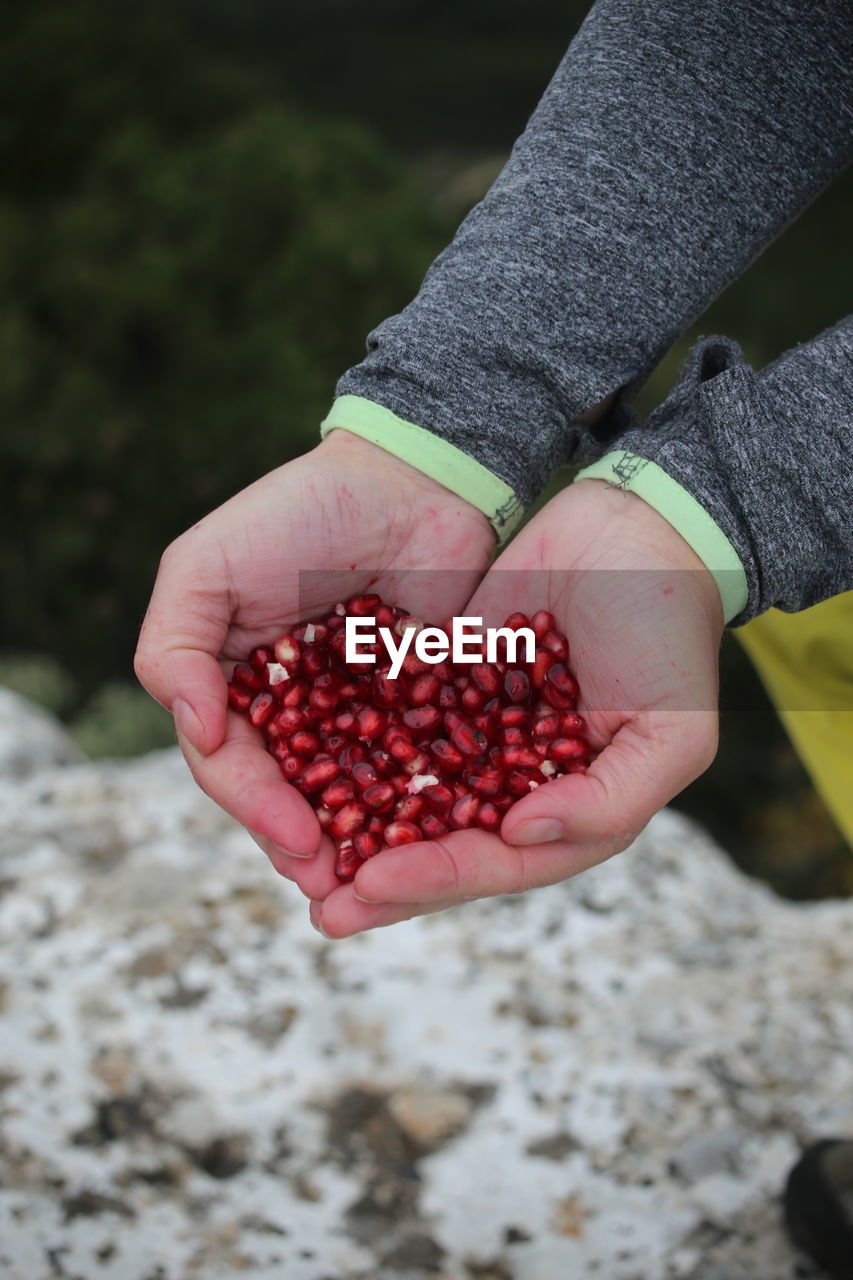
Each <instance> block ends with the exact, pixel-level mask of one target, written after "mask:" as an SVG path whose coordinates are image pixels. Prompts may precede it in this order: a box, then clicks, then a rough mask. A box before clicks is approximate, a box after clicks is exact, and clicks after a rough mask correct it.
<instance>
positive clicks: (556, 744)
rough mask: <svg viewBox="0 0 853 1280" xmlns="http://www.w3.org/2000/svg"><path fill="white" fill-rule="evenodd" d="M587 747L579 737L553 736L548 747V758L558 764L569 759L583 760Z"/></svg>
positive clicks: (586, 753)
mask: <svg viewBox="0 0 853 1280" xmlns="http://www.w3.org/2000/svg"><path fill="white" fill-rule="evenodd" d="M588 754H589V748H588V747H587V745H586V743H585V742H581V740H580V739H579V738H555V739H554V741H553V742H552V743H551V744H550V746H549V748H548V758H549V759H550V760H555V761H556V762H557V763H558V764H568V763H569V761H570V760H585V759H586V758H587V756H588Z"/></svg>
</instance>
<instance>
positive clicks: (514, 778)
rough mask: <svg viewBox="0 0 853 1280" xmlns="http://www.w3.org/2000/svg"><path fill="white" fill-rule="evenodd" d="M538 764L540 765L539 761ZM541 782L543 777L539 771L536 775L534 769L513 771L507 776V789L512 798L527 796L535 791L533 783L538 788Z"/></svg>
mask: <svg viewBox="0 0 853 1280" xmlns="http://www.w3.org/2000/svg"><path fill="white" fill-rule="evenodd" d="M536 763H537V764H538V763H539V761H538V759H537V761H536ZM541 781H542V775H541V773H539V771H538V770H537V771H536V773H535V774H534V772H533V770H532V769H528V770H526V771H525V770H523V769H513V771H512V772H511V773H508V774H507V775H506V789H507V791H508V792H509V793H510V795H511V796H527V795H529V794H530V792H531V791H532V790H534V787H531V785H530V784H531V782H532V783H534V784H536V786H538V785H539V783H540V782H541ZM493 803H494V801H493Z"/></svg>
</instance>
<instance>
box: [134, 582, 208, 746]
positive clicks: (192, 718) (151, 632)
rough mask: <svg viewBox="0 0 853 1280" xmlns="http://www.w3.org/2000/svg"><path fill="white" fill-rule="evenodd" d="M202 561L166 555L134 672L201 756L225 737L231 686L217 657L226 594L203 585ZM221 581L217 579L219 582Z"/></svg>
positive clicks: (138, 650) (152, 597)
mask: <svg viewBox="0 0 853 1280" xmlns="http://www.w3.org/2000/svg"><path fill="white" fill-rule="evenodd" d="M204 576H208V575H202V574H201V573H200V572H199V568H198V566H197V565H195V564H193V565H192V566H191V567H190V566H186V567H185V566H184V565H181V564H178V565H175V564H173V563H172V562H170V561H169V560H168V559H167V557H164V559H163V562H162V564H161V568H160V572H159V574H158V575H157V581H156V582H155V584H154V591H153V594H152V596H151V603H150V604H149V606H148V612H147V614H146V615H145V621H144V623H143V625H142V631H141V633H140V637H139V645H138V647H137V651H136V658H135V660H134V670H135V672H136V676H137V678H138V680H139V682H140V684H142V685H143V686H144V688H146V689H147V690H148V692H149V693H150V694H151V696H152V697H154V698H156V699H157V701H158V702H160V703H162V705H163V706H164V707H166V708H167V710H169V711H171V712H172V714H173V715H174V717H175V721H176V724H177V727H178V728H179V730H180V732H181V733H182V735H183V736H184V737H185V738H186V739H187V740H188V741H189V742H190V743H191V744H192V746H193V747H194V748H195V749H196V751H198V752H199V754H200V755H202V756H207V755H210V753H211V752H212V751H215V750H216V749H217V747H219V746H221V744H222V742H223V739H224V737H225V722H226V714H227V703H228V689H227V685H226V681H225V676H224V675H223V673H222V668H221V667H220V665H219V663H218V662H217V660H216V655H217V654H218V653H219V651H220V649H221V647H222V644H223V642H224V640H225V636H226V634H227V631H228V624H229V621H230V615H229V609H228V603H227V600H226V598H225V597H224V595H222V594H220V593H213V592H210V591H208V590H206V589H205V588H204V587H202V586H200V585H199V581H200V579H203V577H204ZM215 580H216V579H215V578H214V581H215Z"/></svg>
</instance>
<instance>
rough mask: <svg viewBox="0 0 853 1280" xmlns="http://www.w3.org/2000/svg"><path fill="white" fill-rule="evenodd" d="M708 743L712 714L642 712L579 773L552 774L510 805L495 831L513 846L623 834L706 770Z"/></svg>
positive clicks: (711, 743) (713, 735) (710, 754)
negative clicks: (514, 803)
mask: <svg viewBox="0 0 853 1280" xmlns="http://www.w3.org/2000/svg"><path fill="white" fill-rule="evenodd" d="M716 746H717V718H716V715H715V713H713V712H708V711H675V712H645V713H643V714H642V715H641V716H638V717H637V718H636V720H634V721H632V722H631V723H629V724H626V725H623V727H622V728H621V729H620V730H619V731H618V733H617V734H616V736H615V737H614V739H613V741H612V742H611V743H610V745H609V746H607V747H605V748H604V750H603V751H602V752H601V754H600V755H599V756H597V757H596V759H595V760H594V761H593V763H592V764H591V765H590V767H589V770H588V771H587V772H586V773H585V774H582V773H575V774H571V775H569V776H568V777H562V778H554V779H552V780H551V781H550V782H549V783H548V784H547V786H543V787H538V788H537V789H536V791H534V792H532V793H531V794H530V795H529V796H525V797H524V799H523V800H520V801H519V802H518V804H517V805H513V807H512V808H511V809H510V810H509V812H508V813H507V815H506V817H505V818H504V820H503V823H502V825H501V836H502V838H503V839H504V840H506V841H507V843H508V844H512V845H516V846H526V845H537V844H541V843H542V842H543V841H553V840H564V839H567V840H569V841H573V842H582V843H587V842H599V841H604V840H608V839H619V838H629V837H631V836H632V835H636V834H637V833H638V832H640V831H642V829H643V827H645V825H646V823H647V822H648V821H649V820H650V818H652V817H653V815H654V814H656V813H657V812H658V810H659V809H662V808H663V806H664V805H665V804H668V803H669V801H670V800H672V798H673V797H674V796H676V795H678V793H679V791H682V790H683V789H684V787H686V786H687V785H688V783H690V782H692V781H693V779H694V778H696V777H698V776H699V774H700V773H702V772H703V771H704V770H705V769H707V768H708V766H709V765H710V764H711V761H712V760H713V758H714V755H715V753H716Z"/></svg>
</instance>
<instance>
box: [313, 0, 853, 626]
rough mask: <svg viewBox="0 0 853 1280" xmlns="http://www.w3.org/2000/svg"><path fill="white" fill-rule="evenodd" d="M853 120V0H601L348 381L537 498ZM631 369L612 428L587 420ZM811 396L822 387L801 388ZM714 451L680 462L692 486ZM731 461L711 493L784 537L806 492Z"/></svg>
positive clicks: (850, 130) (754, 572) (627, 419)
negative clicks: (503, 157)
mask: <svg viewBox="0 0 853 1280" xmlns="http://www.w3.org/2000/svg"><path fill="white" fill-rule="evenodd" d="M496 91H497V88H496ZM851 134H853V5H851V4H850V0H803V2H797V0H736V2H735V0H703V3H701V4H700V3H696V0H654V3H652V2H651V0H597V3H596V4H594V5H593V7H592V9H591V10H590V13H589V15H588V17H587V19H586V21H585V22H584V24H583V26H582V28H581V30H580V31H579V32H578V34H577V36H576V37H575V39H574V41H573V42H572V44H571V47H570V48H569V51H568V53H567V55H566V57H565V58H564V60H563V62H562V63H561V65H560V67H559V69H558V71H557V73H556V75H555V77H554V79H553V81H552V83H551V85H550V86H549V88H548V89H547V91H546V93H545V95H544V97H543V99H542V101H541V103H540V105H539V107H538V108H537V110H536V112H535V113H534V115H533V117H532V118H531V120H530V123H529V125H528V128H527V129H526V131H525V132H524V134H523V135H522V136H521V138H520V139H519V140H518V142H517V143H516V146H515V147H514V149H513V152H512V156H511V158H510V160H509V162H508V163H507V165H506V168H505V169H504V170H503V173H502V174H501V176H500V177H499V178H498V180H497V182H496V183H495V185H494V186H493V187H492V189H491V191H490V192H489V193H488V195H487V196H486V198H485V199H484V200H483V202H482V203H481V204H480V205H478V206H477V207H476V208H475V209H474V210H473V211H472V212H471V214H470V215H469V216H468V217H467V218H466V220H465V221H464V222H463V224H462V226H461V227H460V229H459V231H458V233H457V235H456V237H455V239H454V241H453V243H452V245H450V247H449V248H448V249H446V250H445V251H444V253H443V254H441V255H440V257H439V258H438V259H437V260H436V262H435V263H434V264H433V266H432V267H431V269H430V271H429V272H428V274H427V276H426V279H425V280H424V283H423V286H422V288H421V291H420V293H419V294H418V296H417V297H416V298H415V299H414V301H413V302H412V303H411V304H410V305H409V306H408V307H407V308H406V309H405V311H403V312H402V314H401V315H399V316H395V317H391V318H390V319H388V320H386V321H385V322H384V323H383V324H381V325H380V326H379V328H378V329H376V330H375V331H374V332H373V333H371V334H370V336H369V338H368V350H369V354H368V356H367V358H366V359H365V360H364V361H363V362H362V363H361V364H360V365H357V366H356V367H355V368H353V369H351V370H350V371H349V372H348V373H346V374H345V375H344V377H343V378H342V379H341V381H340V382H339V384H338V388H337V392H338V394H339V395H345V394H350V395H358V396H364V397H366V398H367V399H370V400H373V401H375V402H377V403H379V404H382V405H385V406H386V407H387V408H389V409H391V410H392V411H393V412H394V413H396V414H397V415H398V416H400V417H402V418H404V419H407V420H408V421H411V422H415V423H418V424H419V425H420V426H423V427H426V428H427V429H428V430H430V431H432V432H433V433H434V434H436V435H439V436H442V437H443V438H445V439H447V440H449V441H450V442H452V443H453V444H455V445H457V446H458V447H459V448H461V449H463V450H464V451H465V452H467V453H469V454H471V455H472V456H474V457H475V458H477V459H478V460H479V461H480V462H482V463H483V464H484V465H485V466H486V467H488V468H489V470H491V471H492V472H494V473H495V474H496V475H498V476H500V477H501V478H502V479H503V480H505V481H507V482H508V483H509V484H510V485H511V486H512V487H513V489H514V490H515V491H516V493H517V494H518V495H519V497H520V498H521V500H522V502H523V503H524V504H525V505H529V504H530V503H531V502H532V501H533V500H534V499H535V498H536V496H537V495H538V493H539V492H540V491H541V490H542V488H543V487H544V485H545V483H546V481H547V479H548V476H549V474H550V472H551V470H552V469H553V468H554V466H556V465H557V464H559V463H563V462H567V461H568V462H579V461H586V460H589V459H590V458H592V457H594V456H597V455H598V454H600V453H601V452H602V451H603V447H604V444H605V442H608V441H612V440H613V439H615V438H616V437H617V436H618V435H619V433H620V432H622V431H624V430H626V429H627V428H629V427H631V426H633V425H635V421H636V420H635V418H634V417H633V415H632V414H631V411H630V407H629V401H630V395H631V393H632V392H633V391H634V390H635V389H636V387H637V386H638V385H639V384H640V383H641V382H642V381H643V380H644V378H645V377H646V376H647V374H648V373H649V371H650V370H651V369H652V368H653V367H654V365H655V364H656V363H657V362H658V360H659V359H660V357H661V355H662V354H663V353H664V352H665V351H666V349H667V348H668V347H669V346H670V345H671V343H672V341H673V340H674V338H675V337H676V336H677V335H678V334H679V333H681V332H682V331H683V330H684V329H685V328H686V327H687V325H688V324H689V323H690V322H691V321H692V320H693V319H694V318H695V317H696V316H697V315H698V314H699V313H700V312H701V311H702V310H703V309H704V308H705V306H706V305H707V304H708V303H709V302H710V301H711V299H712V298H713V297H714V296H715V295H716V294H717V293H719V292H720V291H721V290H722V289H723V288H724V287H725V286H726V285H727V284H728V283H729V282H730V281H731V280H732V279H734V278H735V277H736V276H737V275H738V274H740V272H741V271H742V270H743V269H744V268H745V266H746V265H747V264H748V263H749V262H750V261H751V260H752V259H753V258H754V257H756V256H757V255H758V254H759V253H760V252H761V250H762V249H763V248H764V247H765V246H766V245H767V244H768V243H769V241H770V240H771V239H773V238H774V237H775V236H776V235H777V234H778V233H779V232H780V231H781V230H782V229H783V228H784V227H785V226H786V225H787V224H788V223H789V222H790V221H791V220H792V219H793V218H794V217H795V216H796V215H797V214H798V213H799V212H800V210H801V209H802V208H803V207H804V206H805V205H806V204H807V203H808V202H809V201H810V200H811V199H812V198H813V197H814V196H815V195H816V194H817V192H818V191H819V190H820V189H821V188H822V187H823V186H824V185H825V184H826V183H827V182H828V181H829V180H830V179H831V178H832V177H833V176H834V175H835V174H836V173H837V172H839V171H840V170H841V169H842V168H843V167H844V165H845V164H846V163H847V162H848V160H849V159H850V157H851V155H853V143H851ZM794 367H796V368H798V369H799V368H800V367H801V365H800V364H797V365H796V366H792V370H793V369H794ZM833 368H835V365H833ZM822 371H823V365H822V364H820V362H819V367H818V368H817V369H815V368H812V367H809V368H808V369H806V368H805V367H803V374H804V376H805V375H806V374H807V375H808V376H809V377H811V376H812V375H813V374H814V375H815V376H820V374H821V373H822ZM834 377H835V375H833V381H832V387H834V386H835V382H834ZM848 378H849V374H848ZM785 385H786V386H787V385H788V384H787V382H786V384H785ZM619 388H624V389H625V390H624V391H623V393H622V394H621V395H620V396H619V398H618V400H617V403H616V407H615V409H614V410H613V411H612V412H611V414H610V415H609V416H608V419H607V420H606V421H605V423H603V424H601V426H600V427H599V428H598V429H597V430H596V432H595V434H593V433H591V432H590V431H588V430H584V429H582V428H581V427H580V426H579V424H577V423H576V422H575V421H573V420H574V419H576V418H577V416H578V415H579V414H581V413H583V412H584V411H585V410H587V409H589V408H590V407H591V406H593V405H595V404H597V403H598V402H599V401H601V400H602V399H604V398H605V396H607V395H609V394H610V393H611V392H614V391H616V390H617V389H619ZM823 394H824V393H823V392H822V391H820V390H819V389H817V388H816V389H815V395H816V396H821V395H823ZM827 394H830V395H831V394H832V388H830V389H829V390H828V391H827ZM807 399H808V389H807V388H800V391H799V393H798V394H797V396H796V402H797V404H798V405H802V404H803V403H804V401H805V400H807ZM795 417H796V414H795V413H794V414H793V418H795ZM783 420H784V421H785V422H786V423H787V422H789V421H791V420H792V415H791V414H785V415H783ZM688 425H689V424H685V429H686V428H687V426H688ZM741 425H742V427H743V429H744V430H745V431H746V430H747V429H752V428H751V426H750V424H749V423H748V422H747V421H746V420H745V418H742V419H741ZM780 430H781V428H780ZM702 438H703V439H704V440H706V442H707V430H706V431H705V432H704V433H703V437H702ZM823 443H824V444H826V443H828V442H826V441H824V442H823ZM780 447H781V448H783V450H784V446H783V445H780ZM792 447H796V448H802V443H801V442H800V443H798V444H797V445H796V446H792ZM701 448H702V446H701V445H700V446H699V451H698V452H697V453H696V460H695V463H693V464H692V465H693V466H695V468H696V470H697V473H702V472H703V471H704V470H705V469H706V468H707V466H708V465H709V460H708V459H707V458H703V457H702V455H701ZM744 449H745V451H746V452H749V449H748V446H744ZM810 453H811V451H810V450H809V451H808V454H810ZM808 454H807V456H806V457H800V459H799V462H800V466H801V467H802V466H803V465H808ZM692 456H693V455H692V454H690V453H689V452H688V451H687V450H685V454H684V457H683V459H682V463H683V465H682V473H681V475H680V479H681V483H682V484H684V485H685V487H686V488H688V489H690V490H691V491H692V490H693V489H694V485H693V479H692V475H693V472H692V470H691V463H690V461H689V458H690V457H692ZM713 465H714V466H719V467H720V468H721V469H722V470H723V472H724V473H725V474H724V476H723V477H722V479H721V481H720V483H719V485H718V486H716V487H714V486H709V485H704V487H703V488H702V486H701V485H700V486H699V487H700V488H702V492H703V493H706V495H707V497H708V499H709V501H710V500H711V499H713V502H714V505H713V506H711V507H709V511H710V514H711V515H712V516H713V517H714V518H715V519H716V520H717V521H718V522H719V523H720V524H721V525H722V526H723V527H724V528H726V529H729V528H730V527H732V522H733V520H734V519H735V517H733V516H732V515H731V513H730V512H727V511H725V510H723V509H722V507H721V506H720V505H719V504H720V503H722V502H723V501H724V499H725V500H727V501H729V502H733V503H736V504H737V506H738V508H739V510H740V511H741V512H743V513H745V514H744V518H745V519H746V521H747V523H748V525H749V527H750V530H751V533H750V537H749V539H748V545H749V548H750V552H751V554H753V555H754V556H761V555H762V554H764V551H765V549H766V551H767V552H768V553H773V551H774V538H773V537H772V536H770V535H771V531H772V528H773V521H774V518H777V517H778V518H781V520H782V528H780V529H779V530H778V531H777V532H778V533H779V534H780V536H781V534H782V531H783V530H784V537H785V539H786V540H787V538H788V536H789V531H790V524H789V520H788V518H787V515H786V511H785V509H786V508H787V507H788V506H789V504H788V503H786V502H784V501H782V500H781V499H778V498H777V499H774V501H776V503H777V507H778V510H777V513H776V517H774V516H773V514H772V513H770V512H768V511H767V510H766V509H765V498H764V497H763V493H764V480H763V477H762V475H761V474H755V473H751V472H750V471H749V470H748V469H747V468H744V467H742V466H739V465H738V464H737V463H736V460H735V458H734V457H733V456H730V455H728V454H727V453H726V452H725V451H724V450H722V451H720V453H719V454H718V455H716V456H715V457H714V459H713ZM846 467H847V463H846V457H845V456H840V457H838V458H837V466H836V468H835V470H834V472H833V469H832V468H831V467H830V468H828V470H827V474H826V476H823V474H822V479H821V483H823V481H824V479H825V480H826V481H827V483H829V484H831V485H835V486H837V485H838V484H846V483H847V481H846V480H845V479H844V478H843V477H844V476H845V474H849V473H847V472H846ZM830 472H833V474H834V479H833V478H832V475H830V474H829V473H830ZM788 483H789V484H790V485H791V486H797V485H799V484H800V483H804V484H805V485H806V486H807V487H808V485H809V483H810V482H809V480H808V478H806V479H805V480H801V477H800V475H799V472H797V473H794V472H792V473H791V475H790V476H789V480H788ZM697 496H698V488H697ZM828 500H829V495H828ZM795 505H797V504H795ZM797 509H798V510H799V509H800V507H799V506H798V505H797ZM753 520H755V521H756V522H757V525H758V526H760V527H761V529H763V530H764V531H765V532H764V534H763V535H762V536H759V533H758V530H757V529H756V530H755V531H753V530H752V522H753ZM848 532H849V531H848ZM798 536H801V537H802V539H803V540H804V541H806V542H808V541H810V540H811V539H812V538H813V537H814V536H816V535H815V531H814V530H812V529H804V530H802V533H801V535H798ZM849 540H850V539H849V536H848V540H847V546H848V548H849ZM765 544H767V545H766V548H765ZM746 568H747V572H748V573H749V574H751V577H752V580H751V582H750V600H751V602H752V601H753V600H761V601H766V600H767V598H768V597H767V592H766V591H765V590H764V589H763V587H762V589H759V588H758V587H757V585H756V583H757V580H758V579H759V578H760V579H761V581H762V583H763V582H764V581H767V582H768V583H769V582H770V581H771V580H772V574H771V573H770V572H769V569H768V568H767V567H766V566H765V565H764V564H763V563H756V564H754V565H751V564H749V563H748V562H747V564H746ZM811 594H812V592H811V588H809V590H808V591H807V592H806V596H803V595H800V596H797V595H796V594H794V595H791V593H790V591H789V590H788V589H787V588H786V596H785V598H786V599H787V600H790V601H794V600H800V601H801V600H802V599H805V598H807V597H808V598H811ZM750 607H751V608H752V607H753V606H752V604H751V606H750Z"/></svg>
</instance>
